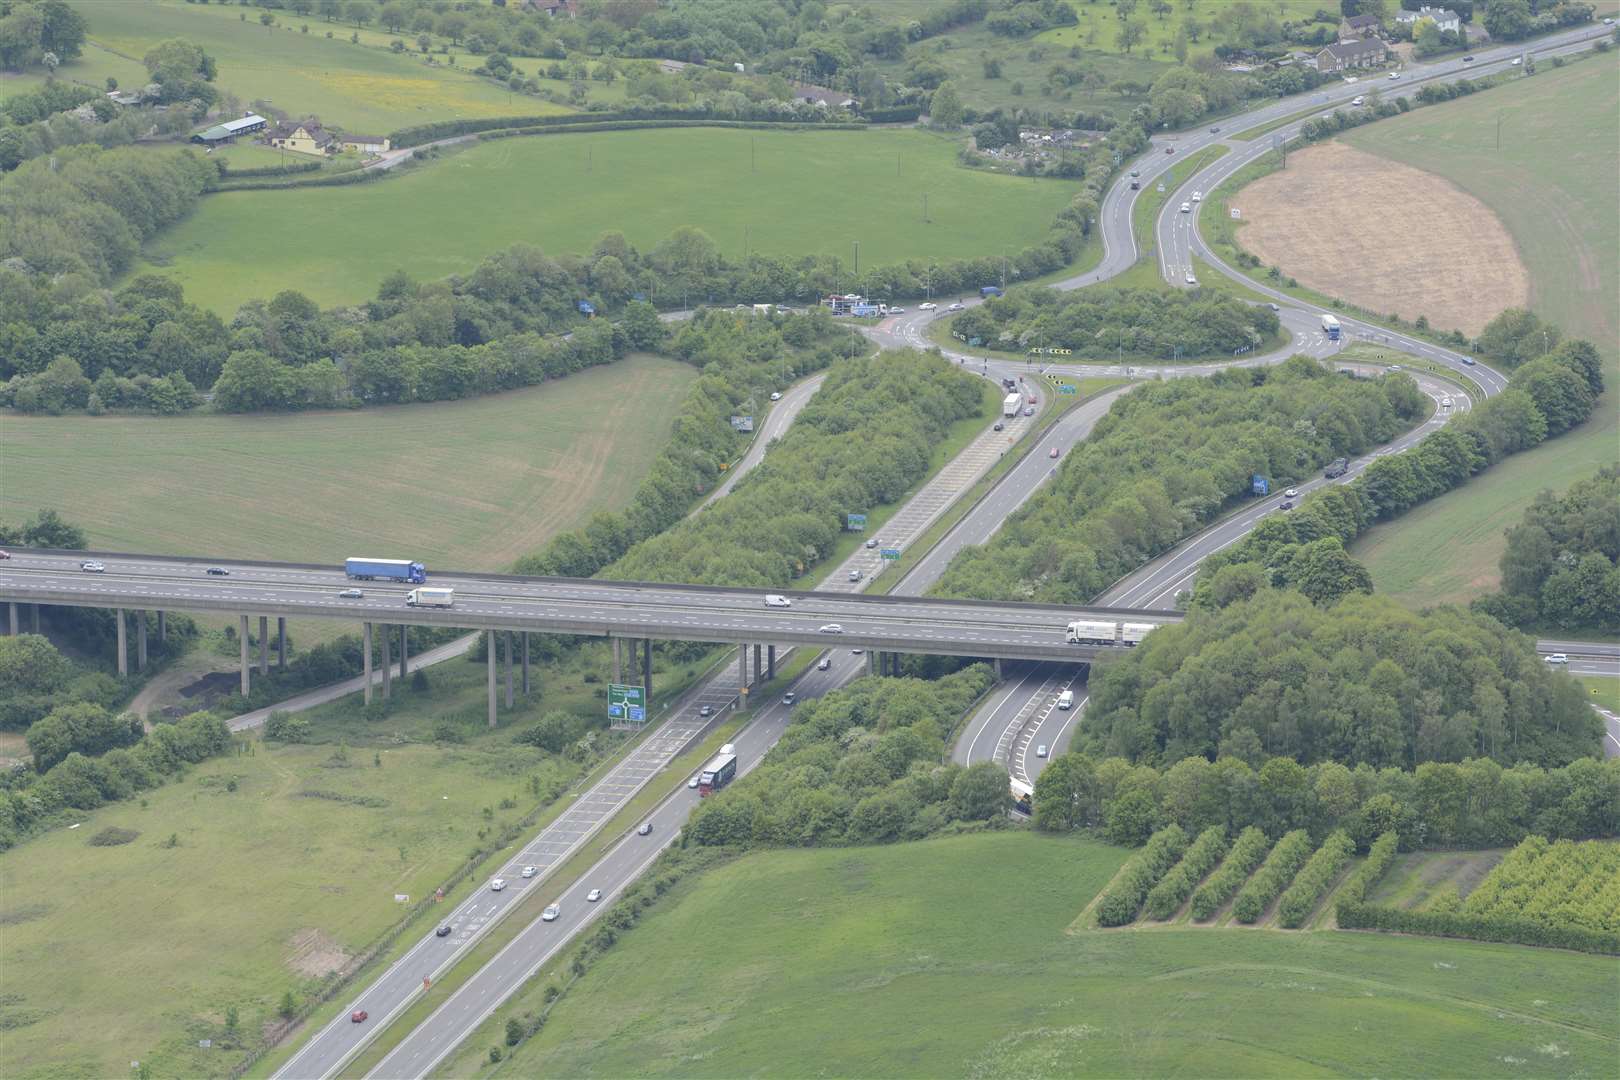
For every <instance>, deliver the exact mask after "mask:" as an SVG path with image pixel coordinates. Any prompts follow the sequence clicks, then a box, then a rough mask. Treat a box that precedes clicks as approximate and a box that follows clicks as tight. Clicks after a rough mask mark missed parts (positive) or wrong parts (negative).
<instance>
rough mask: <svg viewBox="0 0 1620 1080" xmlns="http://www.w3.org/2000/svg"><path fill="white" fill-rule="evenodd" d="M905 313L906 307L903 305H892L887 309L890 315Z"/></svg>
mask: <svg viewBox="0 0 1620 1080" xmlns="http://www.w3.org/2000/svg"><path fill="white" fill-rule="evenodd" d="M905 313H906V309H905V308H903V307H892V308H890V309H889V314H890V315H904V314H905Z"/></svg>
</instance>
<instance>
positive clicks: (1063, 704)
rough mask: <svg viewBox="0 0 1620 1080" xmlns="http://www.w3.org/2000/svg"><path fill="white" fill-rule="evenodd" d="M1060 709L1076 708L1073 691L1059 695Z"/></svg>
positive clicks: (1066, 691)
mask: <svg viewBox="0 0 1620 1080" xmlns="http://www.w3.org/2000/svg"><path fill="white" fill-rule="evenodd" d="M1058 708H1060V709H1065V710H1067V709H1072V708H1074V691H1073V690H1065V691H1063V693H1061V694H1059V695H1058Z"/></svg>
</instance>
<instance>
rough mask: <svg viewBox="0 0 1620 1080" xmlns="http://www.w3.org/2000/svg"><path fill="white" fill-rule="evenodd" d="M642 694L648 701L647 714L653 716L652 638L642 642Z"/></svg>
mask: <svg viewBox="0 0 1620 1080" xmlns="http://www.w3.org/2000/svg"><path fill="white" fill-rule="evenodd" d="M641 692H642V694H643V696H645V698H646V699H647V714H648V715H649V716H650V715H652V638H643V639H642V640H641Z"/></svg>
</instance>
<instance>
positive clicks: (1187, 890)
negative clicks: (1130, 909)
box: [1145, 825, 1226, 919]
mask: <svg viewBox="0 0 1620 1080" xmlns="http://www.w3.org/2000/svg"><path fill="white" fill-rule="evenodd" d="M1224 854H1226V827H1225V826H1223V825H1211V826H1210V827H1209V828H1207V829H1205V830H1204V831H1203V832H1201V833H1199V834H1198V839H1196V840H1194V841H1193V843H1192V846H1191V847H1189V848H1188V849H1187V853H1186V854H1185V855H1183V856H1182V857H1181V861H1180V862H1178V863H1176V865H1175V866H1173V867H1172V868H1171V869H1170V872H1169V873H1168V874H1166V875H1164V878H1163V880H1161V881H1160V882H1159V883H1158V884H1157V885H1155V886H1153V891H1152V892H1150V893H1148V895H1147V905H1146V908H1145V912H1146V914H1147V917H1148V918H1150V919H1168V918H1169V917H1170V916H1172V915H1174V914H1175V913H1176V909H1177V908H1179V907H1180V906H1181V904H1182V902H1183V901H1184V900H1186V899H1187V897H1188V896H1190V895H1191V894H1192V891H1193V889H1194V888H1196V887H1197V886H1198V883H1199V882H1200V881H1202V880H1204V875H1205V874H1207V873H1209V872H1210V870H1212V869H1214V867H1215V864H1216V863H1218V862H1220V861H1221V856H1222V855H1224Z"/></svg>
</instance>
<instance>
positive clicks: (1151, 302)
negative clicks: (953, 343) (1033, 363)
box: [952, 287, 1281, 360]
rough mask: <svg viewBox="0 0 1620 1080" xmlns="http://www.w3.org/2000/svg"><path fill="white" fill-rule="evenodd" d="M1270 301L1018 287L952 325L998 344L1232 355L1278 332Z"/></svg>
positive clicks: (1167, 355)
mask: <svg viewBox="0 0 1620 1080" xmlns="http://www.w3.org/2000/svg"><path fill="white" fill-rule="evenodd" d="M1280 326H1281V323H1280V322H1279V320H1278V318H1277V313H1276V312H1274V311H1272V310H1271V309H1270V308H1267V307H1264V306H1260V305H1256V304H1249V303H1245V302H1244V301H1242V300H1240V299H1238V298H1237V297H1235V296H1228V295H1226V294H1224V293H1216V292H1205V291H1203V290H1192V291H1184V290H1180V289H1132V288H1123V289H1122V288H1101V289H1075V290H1070V291H1060V290H1058V289H1050V288H1044V287H1043V288H1023V289H1014V290H1013V291H1012V292H1009V293H1007V294H1006V295H1005V296H999V297H994V298H992V299H991V300H989V301H988V302H987V303H984V304H980V305H979V306H977V307H974V308H969V309H968V310H967V311H964V312H962V314H960V315H958V316H957V317H956V321H955V323H954V324H953V326H952V331H953V332H954V333H955V334H957V335H958V336H960V337H961V338H962V339H963V340H966V341H969V342H970V343H971V342H972V341H973V340H974V339H977V340H979V341H982V342H984V343H985V344H986V345H990V346H993V347H995V348H999V349H1009V350H1013V351H1023V350H1025V349H1052V348H1061V349H1069V350H1072V351H1073V352H1075V353H1077V354H1079V355H1080V356H1084V357H1094V358H1099V357H1100V358H1114V357H1127V358H1130V359H1133V360H1141V359H1159V360H1168V359H1171V358H1179V359H1185V360H1196V359H1204V358H1208V357H1211V356H1231V355H1232V354H1233V353H1236V352H1241V351H1246V350H1249V349H1253V348H1255V347H1257V346H1259V345H1261V344H1262V343H1264V342H1266V341H1268V340H1270V339H1271V338H1273V337H1275V336H1276V335H1277V332H1278V328H1279V327H1280Z"/></svg>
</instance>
